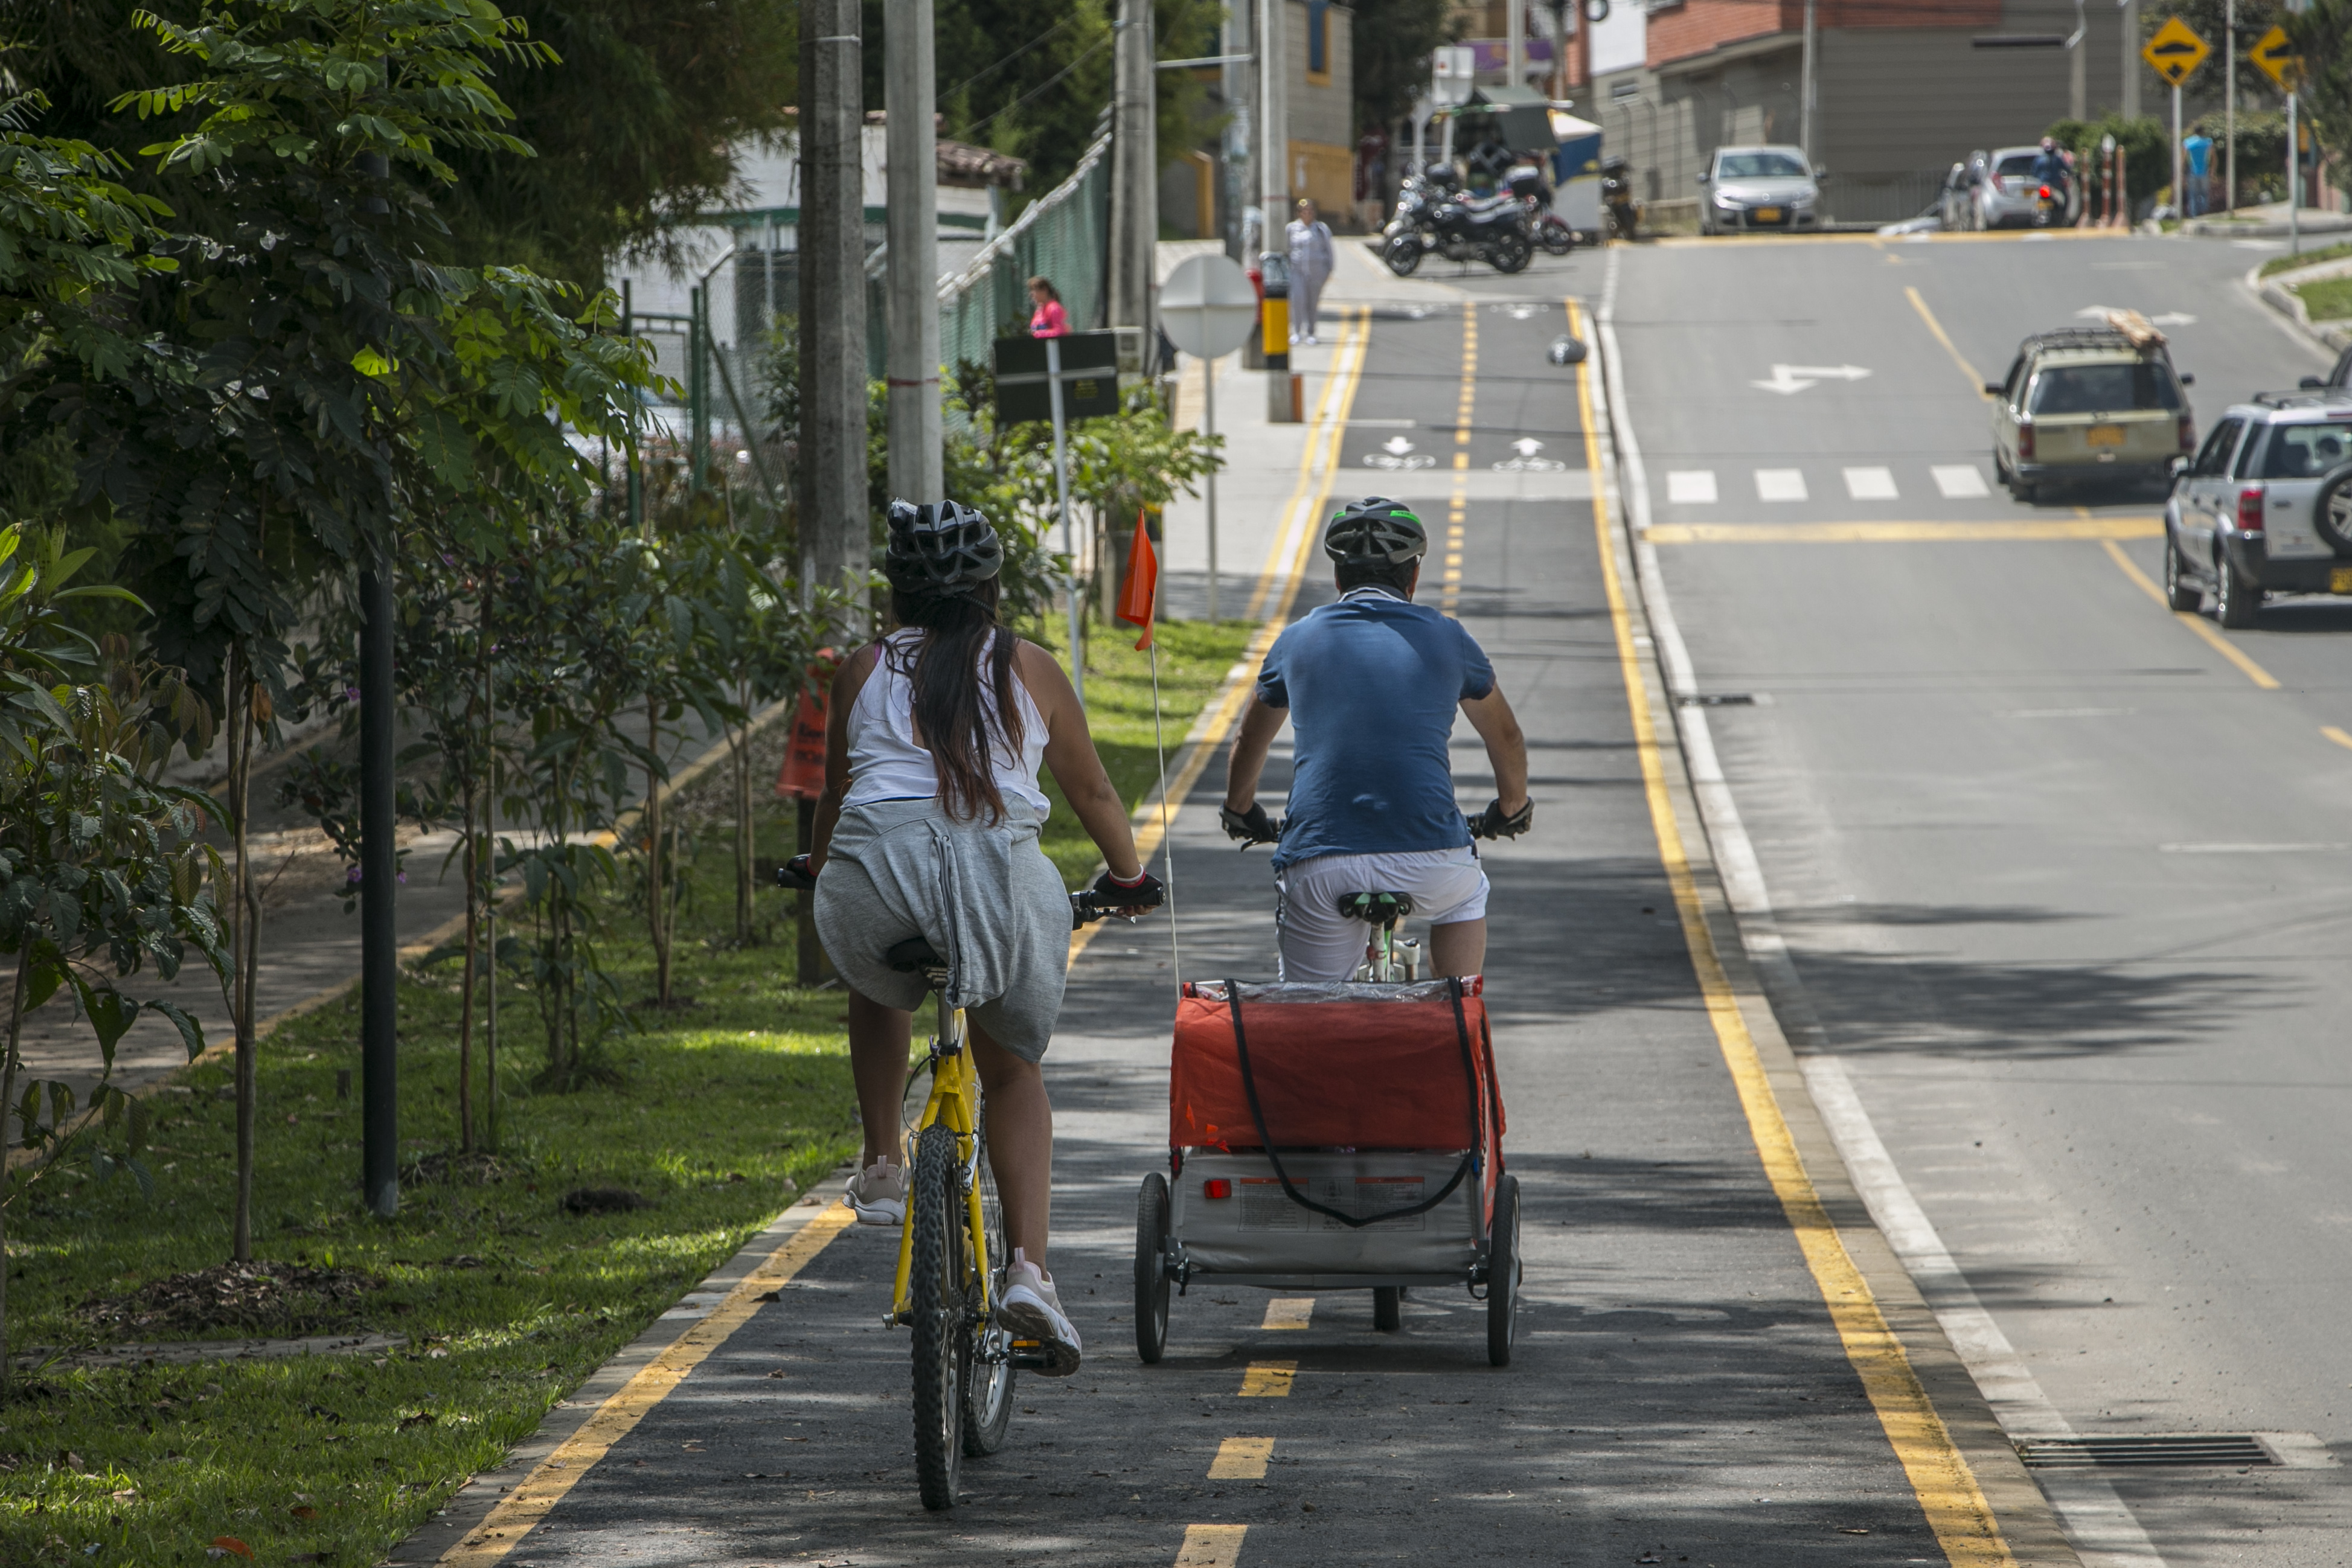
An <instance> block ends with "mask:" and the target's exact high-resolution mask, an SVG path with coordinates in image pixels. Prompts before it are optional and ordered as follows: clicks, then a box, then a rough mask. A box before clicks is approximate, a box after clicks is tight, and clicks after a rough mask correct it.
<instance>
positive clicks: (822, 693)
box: [776, 648, 835, 800]
mask: <svg viewBox="0 0 2352 1568" xmlns="http://www.w3.org/2000/svg"><path fill="white" fill-rule="evenodd" d="M834 665H835V653H834V651H833V650H832V649H830V648H824V649H820V650H818V653H817V662H816V663H815V664H811V665H810V666H809V669H808V675H809V685H808V686H807V687H806V689H804V690H803V692H802V693H801V702H800V707H799V708H798V709H797V710H796V711H795V712H794V713H793V728H792V735H791V737H790V738H789V739H787V740H786V741H785V743H784V766H783V768H782V770H781V771H780V772H778V773H777V775H776V794H777V795H778V796H779V797H780V798H782V799H784V800H815V799H816V798H817V797H818V796H819V795H822V794H824V730H825V719H826V717H827V713H826V710H827V709H828V708H829V707H830V706H832V705H831V701H830V699H831V695H832V693H831V691H830V689H829V685H830V683H831V681H832V679H833V671H834Z"/></svg>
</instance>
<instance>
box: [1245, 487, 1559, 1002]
mask: <svg viewBox="0 0 2352 1568" xmlns="http://www.w3.org/2000/svg"><path fill="white" fill-rule="evenodd" d="M1323 553H1324V554H1325V555H1327V556H1328V557H1329V558H1330V559H1331V561H1332V567H1333V576H1334V578H1335V580H1336V581H1337V583H1338V586H1339V601H1338V602H1337V603H1335V604H1327V605H1324V606H1323V607H1322V608H1320V609H1318V610H1316V611H1314V612H1311V613H1309V614H1308V615H1307V616H1305V617H1304V618H1302V619H1301V620H1299V621H1298V622H1296V623H1294V624H1293V625H1291V626H1290V627H1289V628H1288V629H1287V630H1286V631H1285V632H1283V633H1282V635H1281V636H1279V637H1277V638H1276V639H1275V643H1274V647H1273V648H1272V649H1271V650H1269V651H1268V653H1266V657H1265V665H1264V667H1263V668H1262V669H1261V670H1260V671H1259V673H1258V680H1257V690H1256V692H1255V695H1253V696H1252V698H1251V700H1250V706H1249V709H1248V711H1247V712H1246V713H1245V714H1244V716H1243V718H1242V726H1241V733H1240V734H1239V735H1238V736H1237V737H1235V738H1234V750H1233V757H1232V759H1231V761H1230V763H1229V764H1228V767H1227V770H1226V774H1225V805H1224V810H1223V812H1222V813H1221V815H1222V818H1223V822H1224V825H1225V831H1226V832H1227V833H1229V834H1231V835H1232V836H1233V837H1234V838H1236V839H1240V840H1243V841H1261V842H1263V841H1275V842H1276V848H1275V854H1274V869H1275V875H1276V883H1275V885H1276V889H1277V891H1278V894H1279V900H1278V903H1277V904H1276V925H1277V926H1278V929H1279V933H1280V941H1281V952H1282V977H1283V978H1284V979H1285V980H1291V981H1300V982H1328V981H1337V980H1344V979H1346V978H1348V977H1349V975H1350V974H1351V973H1353V972H1354V969H1355V967H1356V961H1357V958H1358V956H1360V954H1361V953H1362V951H1363V937H1362V933H1361V930H1360V927H1359V926H1358V925H1356V923H1355V922H1353V921H1352V920H1351V919H1349V916H1347V915H1342V914H1341V913H1340V912H1339V900H1340V899H1341V898H1343V897H1345V896H1346V895H1347V894H1352V893H1364V892H1385V893H1403V894H1411V895H1412V902H1413V906H1414V908H1415V909H1416V910H1417V911H1419V912H1420V913H1421V914H1423V915H1426V916H1427V917H1428V920H1429V923H1430V956H1431V959H1432V965H1433V970H1434V972H1435V973H1436V974H1438V975H1441V976H1444V975H1475V974H1477V973H1478V972H1479V971H1480V969H1481V968H1482V967H1483V966H1484V965H1485V963H1486V891H1487V889H1486V873H1485V872H1484V871H1483V870H1481V869H1480V867H1479V864H1478V855H1477V852H1476V851H1475V849H1473V848H1472V847H1471V838H1472V829H1471V824H1470V823H1469V822H1468V821H1465V820H1464V818H1463V815H1462V811H1461V810H1460V808H1459V807H1458V806H1456V805H1455V803H1454V771H1453V767H1452V763H1451V760H1450V758H1449V757H1448V755H1447V747H1448V742H1449V740H1450V737H1452V735H1453V732H1454V710H1455V708H1456V707H1459V708H1460V710H1461V711H1462V712H1463V713H1464V714H1465V715H1466V716H1468V718H1469V720H1470V727H1472V728H1473V729H1475V730H1476V731H1477V732H1478V738H1479V739H1480V740H1482V741H1484V742H1485V743H1486V758H1487V761H1488V763H1489V765H1490V766H1491V767H1492V768H1493V769H1494V773H1495V789H1496V799H1495V800H1494V801H1493V802H1492V803H1491V804H1489V805H1488V806H1487V807H1486V810H1485V811H1484V812H1482V813H1481V814H1480V817H1479V821H1478V831H1479V832H1480V833H1482V834H1484V835H1486V836H1488V837H1495V836H1502V837H1514V838H1515V837H1517V835H1518V834H1520V833H1523V832H1525V831H1527V830H1528V824H1529V823H1530V822H1531V821H1533V819H1534V814H1535V807H1534V804H1533V803H1532V802H1531V801H1530V800H1528V747H1527V738H1526V737H1525V736H1523V735H1522V734H1521V733H1520V732H1519V724H1518V720H1517V718H1516V717H1515V716H1513V715H1512V713H1511V705H1510V704H1509V703H1508V702H1507V701H1506V700H1504V697H1503V694H1502V692H1501V690H1500V689H1499V688H1497V687H1496V684H1495V672H1494V669H1493V666H1491V665H1490V664H1488V663H1487V661H1486V653H1484V651H1482V650H1481V649H1480V648H1479V646H1478V644H1477V643H1476V642H1475V640H1474V639H1473V638H1472V637H1471V635H1470V633H1469V632H1467V631H1465V630H1464V629H1463V626H1462V623H1461V622H1458V621H1455V620H1454V619H1453V618H1452V617H1450V616H1447V615H1444V614H1441V613H1440V612H1437V611H1435V610H1432V609H1429V608H1427V607H1426V606H1423V605H1419V604H1415V603H1414V602H1413V601H1412V595H1413V590H1414V589H1415V588H1416V587H1417V586H1418V585H1419V583H1420V580H1421V562H1422V559H1423V557H1424V556H1425V555H1427V554H1428V553H1429V537H1428V535H1427V534H1426V533H1425V532H1424V531H1423V528H1422V526H1421V519H1420V518H1419V517H1415V516H1413V514H1412V511H1411V510H1410V509H1408V508H1407V507H1404V506H1402V505H1401V504H1399V503H1398V502H1395V501H1391V500H1389V499H1387V498H1386V497H1379V496H1373V497H1367V498H1366V499H1364V500H1360V501H1356V502H1353V503H1350V504H1349V505H1348V506H1345V507H1341V508H1340V510H1339V513H1338V514H1337V515H1335V516H1334V517H1332V519H1331V521H1330V525H1329V526H1328V528H1325V530H1324V533H1323ZM1285 716H1288V717H1289V718H1290V719H1291V721H1292V723H1293V725H1294V727H1295V729H1296V737H1295V739H1294V741H1293V743H1292V769H1291V781H1290V804H1289V814H1288V817H1287V820H1286V821H1285V822H1284V823H1283V824H1282V825H1281V827H1280V828H1279V829H1278V830H1277V829H1276V825H1275V823H1274V822H1273V821H1272V820H1271V819H1270V818H1269V817H1267V815H1266V812H1265V807H1264V806H1262V805H1260V804H1259V803H1258V801H1257V784H1258V776H1259V774H1260V773H1261V772H1263V771H1264V769H1265V758H1266V751H1267V748H1268V747H1271V746H1272V745H1273V743H1274V737H1275V736H1276V734H1278V733H1279V732H1280V730H1281V728H1282V723H1283V719H1284V718H1285ZM1277 831H1279V834H1280V837H1279V840H1278V841H1277V840H1276V832H1277Z"/></svg>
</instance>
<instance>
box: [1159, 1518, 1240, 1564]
mask: <svg viewBox="0 0 2352 1568" xmlns="http://www.w3.org/2000/svg"><path fill="white" fill-rule="evenodd" d="M1248 1533H1249V1526H1248V1525H1246V1524H1188V1525H1186V1526H1185V1527H1184V1544H1183V1547H1182V1548H1181V1550H1180V1551H1178V1552H1177V1553H1176V1568H1234V1563H1238V1562H1240V1561H1241V1557H1242V1537H1243V1536H1244V1535H1246V1534H1248Z"/></svg>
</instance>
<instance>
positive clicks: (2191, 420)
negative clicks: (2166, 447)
mask: <svg viewBox="0 0 2352 1568" xmlns="http://www.w3.org/2000/svg"><path fill="white" fill-rule="evenodd" d="M2180 450H2181V451H2183V452H2194V451H2196V450H2197V420H2196V416H2194V415H2193V414H2186V413H2184V414H2182V415H2181V416H2180Z"/></svg>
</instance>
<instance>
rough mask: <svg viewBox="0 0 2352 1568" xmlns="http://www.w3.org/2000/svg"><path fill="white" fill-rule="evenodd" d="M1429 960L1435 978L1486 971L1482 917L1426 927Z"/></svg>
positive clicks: (1484, 925)
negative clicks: (1427, 931)
mask: <svg viewBox="0 0 2352 1568" xmlns="http://www.w3.org/2000/svg"><path fill="white" fill-rule="evenodd" d="M1429 962H1430V965H1431V967H1432V969H1433V972H1434V973H1435V974H1436V976H1437V977H1438V978H1440V979H1444V977H1447V976H1449V975H1481V974H1484V973H1486V916H1485V915H1480V916H1479V917H1478V918H1477V919H1475V920H1455V921H1451V922H1449V923H1447V924H1446V925H1433V926H1431V927H1430V928H1429Z"/></svg>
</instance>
